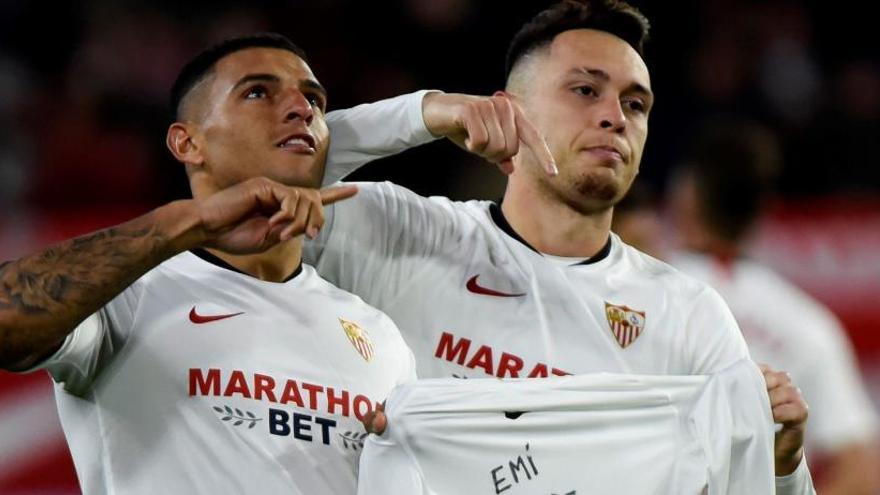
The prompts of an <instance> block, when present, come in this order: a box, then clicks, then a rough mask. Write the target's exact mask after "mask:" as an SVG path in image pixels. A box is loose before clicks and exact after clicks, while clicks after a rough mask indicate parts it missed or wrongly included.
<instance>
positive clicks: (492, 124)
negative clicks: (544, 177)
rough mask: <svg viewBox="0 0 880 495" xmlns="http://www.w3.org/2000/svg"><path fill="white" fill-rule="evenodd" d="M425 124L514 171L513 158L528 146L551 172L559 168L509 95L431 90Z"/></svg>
mask: <svg viewBox="0 0 880 495" xmlns="http://www.w3.org/2000/svg"><path fill="white" fill-rule="evenodd" d="M422 105H423V106H422V113H423V115H424V119H425V124H426V126H427V127H428V130H430V131H431V132H432V133H433V134H434V135H436V136H444V137H447V138H449V139H450V140H451V141H452V142H454V143H455V144H457V145H458V146H460V147H461V148H464V149H465V150H467V151H469V152H471V153H474V154H475V155H477V156H480V157H482V158H485V159H486V160H488V161H490V162H492V163H495V164H496V165H498V168H500V169H501V171H502V172H504V173H505V174H508V175H509V174H512V173H513V160H512V159H513V157H514V156H516V155H517V154H518V153H519V152H520V150H521V146H524V147H525V148H527V149H529V150H530V151H531V152H532V154H533V155H534V156H535V158H536V159H537V161H538V163H539V164H540V166H541V167H542V168H543V169H544V170H545V171H546V172H547V174H549V175H556V174H558V173H559V171H558V170H557V168H556V163H555V162H554V160H553V155H552V154H551V153H550V149H549V148H548V147H547V142H546V141H545V140H544V137H543V136H542V135H541V133H540V132H539V131H538V129H537V128H536V127H535V125H534V124H533V123H532V122H531V121H530V120H529V118H528V117H527V116H526V115H525V113H524V112H523V110H522V108H521V107H520V106H519V104H517V103H516V102H515V101H514V100H513V99H512V98H511V97H510V96H508V95H507V94H506V93H503V92H500V91H499V92H497V93H495V95H493V96H489V97H485V96H471V95H463V94H453V93H428V94H427V95H425V99H424V101H423V104H422Z"/></svg>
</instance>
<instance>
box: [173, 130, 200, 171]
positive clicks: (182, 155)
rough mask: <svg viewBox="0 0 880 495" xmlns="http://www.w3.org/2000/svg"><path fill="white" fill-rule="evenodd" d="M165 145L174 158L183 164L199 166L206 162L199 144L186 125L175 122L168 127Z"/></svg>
mask: <svg viewBox="0 0 880 495" xmlns="http://www.w3.org/2000/svg"><path fill="white" fill-rule="evenodd" d="M165 145H166V146H168V149H169V150H170V151H171V154H172V155H174V158H176V159H177V161H179V162H181V163H184V164H186V165H190V166H192V165H195V166H199V165H201V164H202V163H203V162H204V161H205V158H204V156H202V153H201V150H200V148H199V145H198V143H196V141H195V139H193V134H192V132H191V130H190V128H189V127H188V126H187V125H186V124H184V123H181V122H175V123H173V124H171V125H170V126H169V127H168V133H167V134H166V135H165Z"/></svg>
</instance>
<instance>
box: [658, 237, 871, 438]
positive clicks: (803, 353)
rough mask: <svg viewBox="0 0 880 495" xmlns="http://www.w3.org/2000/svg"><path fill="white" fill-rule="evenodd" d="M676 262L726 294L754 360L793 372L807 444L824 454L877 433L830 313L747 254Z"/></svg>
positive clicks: (686, 256)
mask: <svg viewBox="0 0 880 495" xmlns="http://www.w3.org/2000/svg"><path fill="white" fill-rule="evenodd" d="M671 262H672V263H673V264H674V265H675V266H676V267H678V268H680V269H681V270H682V271H684V272H686V273H689V274H691V275H693V276H695V277H697V278H699V279H701V280H703V281H705V282H706V283H708V284H709V285H711V286H713V287H715V288H716V289H717V290H718V291H719V292H720V293H721V295H722V297H724V299H725V300H726V301H727V304H728V305H729V306H730V309H731V311H732V312H733V314H734V316H735V317H736V319H737V321H738V322H739V325H740V328H741V329H742V332H743V335H744V336H745V338H746V342H747V343H748V345H749V350H750V352H751V354H752V357H753V358H754V360H755V361H757V362H759V363H767V364H769V365H771V366H772V367H774V368H776V369H781V370H785V371H788V372H789V373H791V376H792V378H793V381H794V382H795V383H796V384H797V385H798V387H800V388H801V390H802V391H803V394H804V398H805V399H806V400H807V402H808V403H809V405H810V422H809V427H808V428H807V442H808V450H813V451H817V452H818V451H826V452H827V451H831V450H835V449H837V448H840V447H842V446H844V445H846V444H849V443H851V442H864V441H867V440H869V439H871V438H872V437H873V436H875V435H876V434H877V416H876V413H875V411H874V408H873V406H872V404H871V401H870V399H869V398H868V396H867V394H866V392H865V389H864V388H863V385H862V383H861V379H860V377H859V372H858V369H857V367H856V364H855V357H854V356H853V351H852V348H851V346H850V343H849V341H848V340H847V338H846V333H845V331H844V330H843V328H841V326H840V323H839V322H838V321H837V319H836V318H835V317H834V315H833V314H831V312H830V311H828V310H827V309H826V308H825V307H823V306H822V305H820V304H819V303H818V302H816V301H815V300H813V299H812V298H811V297H810V296H808V295H807V294H805V293H804V292H803V291H801V290H800V289H798V288H797V287H795V286H794V285H792V284H791V283H789V282H787V281H786V280H784V279H782V278H781V277H780V276H779V275H777V274H776V273H774V272H773V271H772V270H770V269H769V268H766V267H764V266H762V265H760V264H758V263H755V262H753V261H749V260H747V259H740V260H737V261H735V262H733V263H729V264H723V263H721V262H719V261H716V260H715V259H714V258H712V257H709V256H705V255H701V254H697V253H678V254H676V255H675V256H673V257H672V258H671Z"/></svg>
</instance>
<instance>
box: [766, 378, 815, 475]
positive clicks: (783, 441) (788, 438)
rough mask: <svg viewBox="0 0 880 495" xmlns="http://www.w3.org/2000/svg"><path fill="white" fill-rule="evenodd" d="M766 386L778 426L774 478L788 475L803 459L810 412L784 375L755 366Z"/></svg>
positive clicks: (795, 388)
mask: <svg viewBox="0 0 880 495" xmlns="http://www.w3.org/2000/svg"><path fill="white" fill-rule="evenodd" d="M758 367H760V368H761V372H762V373H763V374H764V381H765V382H766V383H767V393H768V394H769V396H770V408H771V409H772V411H773V421H774V422H775V423H779V424H781V425H782V429H781V430H779V431H778V432H777V433H776V441H775V442H774V448H773V450H774V457H775V459H776V476H785V475H787V474H791V473H793V472H794V470H795V469H797V467H798V464H800V462H801V459H802V458H803V457H804V431H806V428H807V417H808V416H809V412H810V408H809V406H808V405H807V402H806V401H805V400H804V397H803V395H802V394H801V390H800V389H799V388H797V387H796V386H794V384H792V383H791V377H790V376H789V374H788V373H786V372H784V371H776V370H774V369H772V368H770V366H768V365H766V364H759V365H758Z"/></svg>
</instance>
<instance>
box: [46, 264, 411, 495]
mask: <svg viewBox="0 0 880 495" xmlns="http://www.w3.org/2000/svg"><path fill="white" fill-rule="evenodd" d="M191 312H194V313H195V314H194V316H190V315H191V314H192V313H191ZM237 313H240V314H237ZM221 315H235V316H229V317H227V318H224V319H221V320H216V321H209V322H204V323H197V321H200V320H199V317H210V316H221ZM194 319H195V321H193V320H194ZM341 319H344V320H346V321H348V322H354V323H355V324H356V325H357V326H358V327H359V328H360V329H362V330H363V331H365V332H366V334H367V335H368V338H369V340H371V342H372V349H373V351H372V357H370V353H369V352H367V351H366V350H364V354H362V353H361V352H360V351H359V350H358V347H357V346H356V345H355V344H354V343H353V342H352V341H350V340H349V337H348V336H347V333H346V331H345V328H344V327H343V324H342V323H343V322H342V321H341ZM349 328H352V327H351V326H349ZM362 349H365V348H364V347H362ZM364 356H367V357H370V359H369V361H368V360H367V359H366V358H365V357H364ZM40 367H41V368H45V369H47V370H49V372H50V373H51V374H52V376H53V378H54V379H55V380H56V381H57V382H58V385H56V396H57V400H58V411H59V414H60V417H61V421H62V425H63V427H64V430H65V434H66V436H67V439H68V442H69V444H70V448H71V452H72V454H73V458H74V462H75V464H76V468H77V474H78V476H79V479H80V483H81V486H82V489H83V492H84V493H88V494H102V493H109V494H155V493H212V494H222V493H229V494H241V493H285V494H307V495H310V494H317V493H321V494H324V493H327V494H333V493H337V494H351V493H353V492H354V491H355V482H356V468H357V460H358V457H359V454H360V446H361V445H360V444H361V442H362V440H363V437H364V436H365V434H364V432H363V428H362V426H361V424H360V421H359V418H358V417H359V416H362V415H363V414H364V413H366V412H367V411H369V410H372V409H373V408H374V407H375V404H376V403H377V402H379V401H382V400H383V399H384V398H385V397H386V395H387V394H388V392H389V391H390V390H391V388H392V387H393V386H394V385H396V384H399V383H403V382H405V381H409V380H411V379H413V378H414V363H413V357H412V353H411V352H410V351H409V350H408V349H407V347H406V345H405V344H404V343H403V340H402V339H401V338H400V334H399V332H398V331H397V329H396V327H395V326H394V324H393V323H392V322H391V320H390V319H389V318H388V317H387V316H385V315H384V314H382V313H380V312H379V311H377V310H375V309H373V308H371V307H369V306H367V305H366V304H364V303H363V301H361V300H360V299H359V298H357V297H355V296H353V295H351V294H348V293H345V292H343V291H341V290H339V289H337V288H335V287H333V286H332V285H331V284H329V283H327V282H326V281H324V280H322V279H321V278H320V277H318V275H317V274H316V273H315V271H314V269H312V268H311V267H309V266H303V269H302V272H301V273H299V274H298V275H297V276H296V277H294V278H293V279H292V280H289V281H287V282H285V283H272V282H265V281H261V280H258V279H256V278H253V277H250V276H247V275H244V274H241V273H237V272H234V271H231V270H228V269H226V268H222V267H220V266H217V265H215V264H212V263H209V262H207V261H205V260H203V259H201V258H199V257H197V256H195V255H194V254H192V253H183V254H180V255H178V256H176V257H174V258H172V259H170V260H168V261H166V262H165V263H163V264H161V265H159V266H158V267H157V268H155V269H153V270H152V271H150V272H148V273H147V274H146V275H144V276H143V277H142V278H141V279H139V280H138V281H136V282H135V283H134V284H133V285H132V286H131V287H129V288H128V289H126V290H125V291H124V292H123V293H122V294H120V295H119V296H118V297H116V298H115V299H113V300H112V301H111V302H110V303H109V304H107V305H106V306H105V307H104V308H103V309H102V310H100V311H99V312H98V313H97V314H95V315H93V316H92V317H90V318H88V319H87V320H86V321H85V322H83V324H82V325H80V326H79V327H78V328H77V330H75V331H74V332H73V333H72V334H71V335H70V336H69V337H68V338H67V340H66V341H65V343H64V345H63V347H62V348H61V349H60V350H59V351H58V352H57V353H56V354H55V355H54V356H52V357H51V358H50V359H48V360H47V361H45V362H44V363H42V364H41V365H40Z"/></svg>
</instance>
